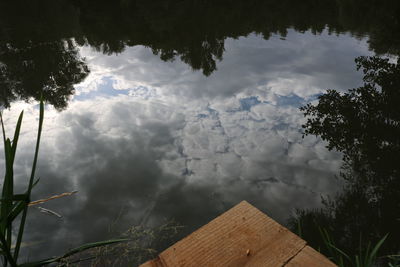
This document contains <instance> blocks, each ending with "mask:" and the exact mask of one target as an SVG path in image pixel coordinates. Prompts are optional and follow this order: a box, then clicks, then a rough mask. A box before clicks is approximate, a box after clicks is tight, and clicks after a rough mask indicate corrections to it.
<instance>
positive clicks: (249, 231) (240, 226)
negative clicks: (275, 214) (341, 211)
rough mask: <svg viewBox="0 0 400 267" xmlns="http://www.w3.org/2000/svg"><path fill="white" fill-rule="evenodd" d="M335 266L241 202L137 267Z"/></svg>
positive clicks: (304, 242) (284, 229)
mask: <svg viewBox="0 0 400 267" xmlns="http://www.w3.org/2000/svg"><path fill="white" fill-rule="evenodd" d="M183 266H185V267H224V266H229V267H243V266H246V267H250V266H251V267H252V266H288V267H294V266H301V267H303V266H304V267H314V266H315V267H334V266H336V265H335V264H333V263H332V262H331V261H329V260H328V259H327V258H326V257H325V256H323V255H322V254H320V253H319V252H317V251H315V250H314V249H313V248H311V247H309V246H307V244H306V241H304V240H303V239H301V238H300V237H298V236H297V235H295V234H294V233H292V232H290V231H289V230H288V229H286V228H285V227H283V226H281V225H280V224H278V223H277V222H275V221H274V220H272V219H271V218H269V217H268V216H267V215H265V214H264V213H262V212H261V211H259V210H258V209H256V208H255V207H253V206H252V205H250V204H249V203H248V202H246V201H243V202H241V203H239V204H238V205H236V206H235V207H233V208H232V209H230V210H228V211H227V212H225V213H224V214H222V215H220V216H219V217H217V218H215V219H214V220H212V221H211V222H209V223H208V224H206V225H204V226H203V227H201V228H200V229H198V230H196V231H195V232H193V233H192V234H190V235H189V236H187V237H185V238H184V239H182V240H180V241H178V242H177V243H175V244H174V245H172V246H171V247H169V248H168V249H166V250H164V251H163V252H162V253H160V254H159V256H158V257H157V258H156V259H154V260H151V261H148V262H146V263H144V264H142V265H141V266H140V267H183Z"/></svg>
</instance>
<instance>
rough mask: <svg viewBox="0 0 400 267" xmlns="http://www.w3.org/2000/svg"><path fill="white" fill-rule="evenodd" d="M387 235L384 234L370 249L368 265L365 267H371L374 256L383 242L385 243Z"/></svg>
mask: <svg viewBox="0 0 400 267" xmlns="http://www.w3.org/2000/svg"><path fill="white" fill-rule="evenodd" d="M388 235H389V234H386V235H385V236H384V237H383V238H382V239H381V240H379V242H378V243H377V244H376V245H375V247H374V248H373V249H372V252H371V253H370V254H369V257H368V262H367V263H368V265H366V266H372V263H373V261H374V260H375V258H376V255H377V254H378V250H379V249H380V247H381V246H382V244H383V242H385V240H386V238H387V237H388Z"/></svg>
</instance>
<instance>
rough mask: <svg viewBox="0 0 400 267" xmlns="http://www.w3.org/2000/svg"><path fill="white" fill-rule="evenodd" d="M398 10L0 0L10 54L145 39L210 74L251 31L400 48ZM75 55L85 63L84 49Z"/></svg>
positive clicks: (351, 3)
mask: <svg viewBox="0 0 400 267" xmlns="http://www.w3.org/2000/svg"><path fill="white" fill-rule="evenodd" d="M399 12H400V2H399V1H397V0H387V1H383V2H382V1H375V0H362V1H361V0H340V1H338V0H304V1H292V0H280V1H277V0H251V1H242V0H219V1H211V0H202V1H199V0H187V1H181V0H154V1H144V0H120V1H109V0H98V1H93V0H79V1H78V0H54V1H51V0H43V1H40V2H29V1H21V0H16V1H10V0H5V1H1V2H0V40H1V42H0V43H1V44H0V47H1V49H2V51H1V53H2V57H3V58H4V57H6V56H5V54H9V53H10V51H8V50H7V49H6V47H8V46H10V47H12V48H15V49H20V50H22V49H28V50H29V49H37V48H34V47H31V45H32V44H33V45H35V46H36V45H38V44H42V45H43V44H45V43H53V45H54V44H55V43H57V42H59V43H60V46H61V43H63V42H64V41H63V40H70V39H74V40H75V42H76V43H77V44H78V45H89V46H91V47H92V48H94V49H96V50H98V51H101V52H103V53H105V54H113V53H121V52H122V51H124V49H125V48H126V47H130V46H136V45H143V46H146V47H149V48H150V49H151V50H152V51H153V53H154V54H156V55H159V56H160V59H162V60H165V61H171V60H174V59H181V60H182V61H183V62H185V63H186V64H188V65H189V66H191V68H192V69H193V70H199V71H202V72H203V74H204V75H211V74H212V73H213V72H214V71H215V70H216V69H217V66H218V61H220V60H222V59H223V54H224V51H225V40H226V39H227V38H239V37H241V36H248V35H249V34H251V33H255V34H258V35H260V36H263V37H264V38H265V39H266V40H268V39H269V38H270V37H271V36H272V35H274V34H278V35H281V36H283V37H285V36H286V34H287V32H288V30H290V29H294V30H296V31H298V32H305V31H310V32H312V33H313V34H319V33H321V32H322V31H324V30H326V31H328V32H329V33H333V34H338V33H345V32H349V33H351V34H352V35H353V36H355V37H357V38H361V37H364V36H368V38H369V46H370V48H371V49H372V50H373V51H375V52H376V53H379V54H385V53H391V54H394V55H398V54H399V53H400V41H399V40H400V36H399V34H400V21H399V20H400V16H398V14H399ZM52 49H54V48H52ZM52 49H50V50H52ZM32 51H33V50H32ZM68 51H69V52H72V50H71V49H68ZM14 52H15V51H14ZM72 54H74V52H72ZM36 55H39V54H38V53H36ZM42 55H43V56H44V57H45V58H49V55H48V54H46V53H42ZM71 56H72V57H74V58H75V60H77V62H83V61H82V60H81V59H80V58H79V56H78V55H77V54H74V55H71ZM55 58H57V57H55ZM3 60H4V59H0V61H3ZM64 63H65V62H64ZM4 64H5V63H4V62H3V64H2V66H3V67H4ZM17 65H18V64H16V65H14V67H15V68H13V67H9V68H8V69H9V73H8V74H7V75H9V76H12V74H11V73H10V72H11V70H12V69H14V70H16V66H17ZM75 65H76V66H77V65H79V64H75ZM18 73H19V75H23V72H22V71H20V72H18ZM72 73H76V72H74V71H72ZM42 74H43V73H42ZM15 78H16V77H15V76H14V78H13V79H15ZM21 80H23V78H21ZM75 81H77V80H75ZM6 91H7V90H6ZM5 94H8V93H3V95H5ZM10 99H11V98H10ZM4 102H6V101H4Z"/></svg>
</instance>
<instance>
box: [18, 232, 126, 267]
mask: <svg viewBox="0 0 400 267" xmlns="http://www.w3.org/2000/svg"><path fill="white" fill-rule="evenodd" d="M128 241H130V239H111V240H106V241H100V242H94V243H88V244H85V245H82V246H80V247H77V248H74V249H71V250H70V251H68V252H67V253H65V254H64V255H62V256H60V257H55V258H50V259H46V260H42V261H37V262H32V263H24V264H21V265H19V266H20V267H37V266H43V265H46V264H50V263H53V262H58V261H60V260H62V259H65V258H67V257H70V256H72V255H74V254H77V253H81V252H83V251H85V250H88V249H91V248H96V247H101V246H106V245H111V244H116V243H122V242H128Z"/></svg>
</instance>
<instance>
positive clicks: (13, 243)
mask: <svg viewBox="0 0 400 267" xmlns="http://www.w3.org/2000/svg"><path fill="white" fill-rule="evenodd" d="M39 106H40V109H39V110H40V112H39V127H38V133H37V138H36V148H35V154H34V157H33V163H32V170H31V175H30V177H29V180H28V185H27V188H26V190H25V192H24V193H22V194H15V192H14V186H15V185H14V160H15V155H16V152H17V145H18V139H19V135H20V130H21V125H22V119H23V115H24V113H23V111H22V112H21V113H20V115H19V118H18V121H17V124H16V127H15V131H14V137H13V139H12V140H11V139H10V138H8V137H7V136H6V133H5V129H4V122H3V116H2V114H1V112H0V121H1V128H2V132H3V143H4V159H5V176H4V180H3V190H2V192H1V199H0V258H1V260H2V263H3V266H4V267H7V266H8V265H10V266H12V267H17V266H24V267H34V266H43V265H46V264H50V263H53V262H60V261H62V260H63V259H64V258H66V257H69V256H71V255H73V254H76V253H80V252H82V251H84V250H87V249H90V248H94V247H99V246H104V245H108V244H113V243H119V242H124V241H129V240H128V239H113V240H107V241H101V242H95V243H89V244H85V245H82V246H80V247H78V248H75V249H72V250H70V251H68V252H67V253H65V254H64V255H62V256H59V257H52V258H48V259H45V260H41V261H37V262H27V263H23V264H19V263H18V262H19V256H20V254H19V252H20V249H21V243H22V239H23V235H24V230H25V224H26V220H27V215H28V207H29V203H30V200H31V192H32V189H33V188H34V187H35V185H36V184H37V183H38V182H39V179H35V172H36V165H37V160H38V155H39V146H40V138H41V135H42V127H43V118H44V103H43V100H41V101H40V104H39ZM18 218H20V220H19V223H18V221H17V219H18ZM16 225H17V226H16ZM13 231H18V234H17V236H16V238H15V240H14V239H13V234H12V233H13Z"/></svg>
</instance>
